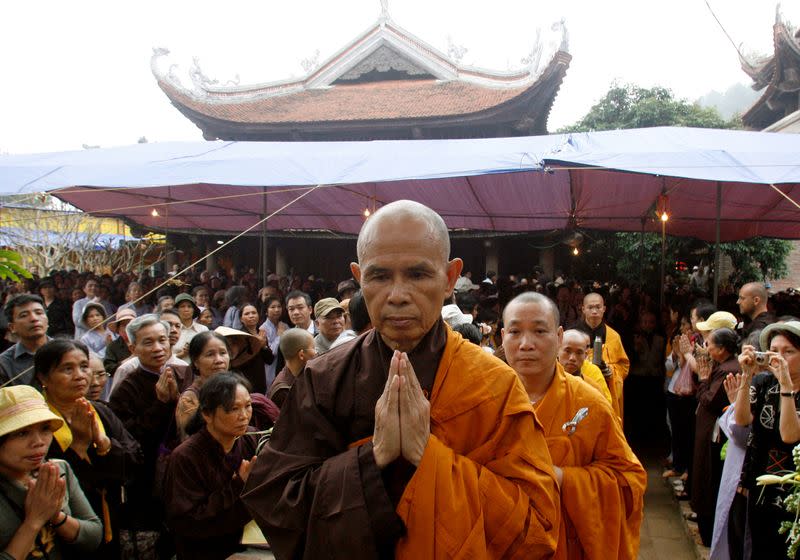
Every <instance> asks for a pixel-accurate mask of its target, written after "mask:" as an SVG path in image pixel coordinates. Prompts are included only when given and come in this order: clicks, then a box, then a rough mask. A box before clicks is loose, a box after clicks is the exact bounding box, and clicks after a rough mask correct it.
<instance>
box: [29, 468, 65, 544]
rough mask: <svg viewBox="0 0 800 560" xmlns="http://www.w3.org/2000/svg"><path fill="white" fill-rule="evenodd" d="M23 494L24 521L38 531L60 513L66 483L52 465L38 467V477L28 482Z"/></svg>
mask: <svg viewBox="0 0 800 560" xmlns="http://www.w3.org/2000/svg"><path fill="white" fill-rule="evenodd" d="M27 486H28V492H27V494H25V519H26V521H29V522H30V523H31V524H33V526H34V527H36V530H37V531H38V530H39V529H41V528H42V527H44V525H45V524H46V523H47V522H48V521H50V520H51V519H52V518H54V517H56V516H57V515H58V514H59V513H60V512H61V506H62V504H63V502H64V496H65V495H66V492H67V481H66V480H64V479H63V478H61V472H60V471H59V470H58V467H57V466H56V465H54V464H53V463H44V464H43V465H42V466H41V467H39V473H38V476H37V477H36V478H35V479H33V478H32V479H30V480H28V483H27Z"/></svg>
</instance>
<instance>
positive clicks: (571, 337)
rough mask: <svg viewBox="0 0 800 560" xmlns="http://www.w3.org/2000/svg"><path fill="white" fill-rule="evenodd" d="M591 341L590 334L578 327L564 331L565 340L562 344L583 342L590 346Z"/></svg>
mask: <svg viewBox="0 0 800 560" xmlns="http://www.w3.org/2000/svg"><path fill="white" fill-rule="evenodd" d="M590 342H591V340H590V339H589V335H588V334H586V333H585V332H583V331H579V330H578V329H569V330H566V331H564V341H563V342H562V344H573V343H574V344H583V345H585V346H586V347H587V348H588V347H589V343H590Z"/></svg>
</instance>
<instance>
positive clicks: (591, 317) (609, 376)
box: [575, 292, 631, 422]
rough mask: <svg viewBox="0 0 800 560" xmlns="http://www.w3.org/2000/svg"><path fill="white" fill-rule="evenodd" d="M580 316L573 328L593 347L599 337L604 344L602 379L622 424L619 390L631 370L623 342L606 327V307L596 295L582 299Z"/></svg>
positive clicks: (590, 355) (622, 408)
mask: <svg viewBox="0 0 800 560" xmlns="http://www.w3.org/2000/svg"><path fill="white" fill-rule="evenodd" d="M581 313H582V314H583V318H582V319H581V320H580V321H578V324H577V325H576V326H575V328H577V329H578V330H581V331H583V332H585V333H586V334H588V335H589V339H590V344H592V345H594V341H595V339H596V338H597V337H598V336H599V337H600V340H602V341H603V365H604V366H605V367H604V371H603V375H605V376H606V383H607V384H608V388H609V389H610V391H611V403H612V407H613V408H614V412H616V414H617V417H618V418H619V419H620V422H622V418H624V416H623V413H624V410H625V406H624V402H623V400H622V386H623V384H624V383H625V378H626V377H628V371H629V370H630V369H631V361H630V360H629V359H628V355H627V354H626V353H625V348H623V347H622V339H621V338H620V336H619V333H618V332H617V331H615V330H614V329H612V328H611V327H609V326H608V325H607V324H606V322H605V321H604V320H603V317H604V316H605V313H606V303H605V301H604V300H603V296H601V295H600V294H598V293H595V292H592V293H589V294H586V295H585V296H584V298H583V305H582V306H581ZM593 357H594V349H593V348H592V347H590V350H589V355H588V359H589V360H590V361H591V360H592V358H593Z"/></svg>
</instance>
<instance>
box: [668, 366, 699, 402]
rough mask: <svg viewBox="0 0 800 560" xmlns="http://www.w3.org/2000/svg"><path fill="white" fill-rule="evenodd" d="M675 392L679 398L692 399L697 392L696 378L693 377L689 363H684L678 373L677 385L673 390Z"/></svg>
mask: <svg viewBox="0 0 800 560" xmlns="http://www.w3.org/2000/svg"><path fill="white" fill-rule="evenodd" d="M672 390H673V392H674V393H675V394H676V395H678V396H679V397H691V396H692V395H694V394H695V392H697V387H695V383H694V378H693V377H692V368H690V367H689V362H684V363H683V365H682V366H681V369H680V371H679V372H678V379H676V380H675V385H674V386H673V388H672Z"/></svg>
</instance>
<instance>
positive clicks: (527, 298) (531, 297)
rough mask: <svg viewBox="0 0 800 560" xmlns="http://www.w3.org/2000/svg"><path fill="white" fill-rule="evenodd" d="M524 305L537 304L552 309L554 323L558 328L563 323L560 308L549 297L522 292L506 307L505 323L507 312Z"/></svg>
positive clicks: (537, 293) (504, 313) (504, 311)
mask: <svg viewBox="0 0 800 560" xmlns="http://www.w3.org/2000/svg"><path fill="white" fill-rule="evenodd" d="M517 303H519V304H523V303H535V304H537V305H543V306H545V307H547V308H548V309H550V314H551V315H552V316H553V322H554V324H555V326H556V328H558V325H559V324H560V323H561V315H560V314H559V312H558V306H557V305H556V304H555V302H554V301H553V300H552V299H550V298H549V297H547V296H546V295H543V294H540V293H539V292H522V293H521V294H520V295H518V296H517V297H515V298H514V299H512V300H511V301H509V302H508V305H506V308H505V309H504V310H503V322H504V323H505V320H506V310H508V308H509V307H511V306H512V305H514V304H517Z"/></svg>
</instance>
